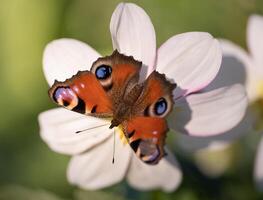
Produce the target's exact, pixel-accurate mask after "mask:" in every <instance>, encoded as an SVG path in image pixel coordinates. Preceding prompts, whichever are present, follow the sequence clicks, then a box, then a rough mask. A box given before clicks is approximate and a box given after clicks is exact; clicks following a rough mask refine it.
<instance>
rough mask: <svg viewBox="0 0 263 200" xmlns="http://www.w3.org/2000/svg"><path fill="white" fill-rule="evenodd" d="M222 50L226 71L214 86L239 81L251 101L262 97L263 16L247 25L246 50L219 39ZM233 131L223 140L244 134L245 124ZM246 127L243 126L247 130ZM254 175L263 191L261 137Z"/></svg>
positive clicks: (251, 17) (251, 20) (262, 146)
mask: <svg viewBox="0 0 263 200" xmlns="http://www.w3.org/2000/svg"><path fill="white" fill-rule="evenodd" d="M220 43H221V45H222V50H223V65H224V68H225V71H224V72H222V73H221V74H219V76H218V77H217V80H216V84H217V85H221V86H225V85H229V84H234V83H241V84H243V85H244V86H245V87H246V90H247V94H248V99H249V102H250V103H253V102H255V101H256V100H259V99H262V98H263V17H262V16H259V15H252V16H250V17H249V20H248V24H247V47H248V52H247V51H246V50H244V49H243V48H241V47H239V46H238V45H236V44H234V43H232V42H231V41H228V40H221V41H220ZM241 124H242V126H241V127H239V128H238V129H236V130H233V131H232V132H231V134H228V136H226V137H225V138H224V139H225V140H226V142H230V141H231V140H232V139H233V137H232V138H231V137H230V138H229V135H232V136H235V137H237V136H239V135H240V133H242V132H243V133H244V128H245V127H248V126H247V125H245V123H241ZM246 130H247V129H245V131H246ZM254 177H255V180H256V182H257V183H258V186H259V188H260V189H262V190H263V138H262V139H261V141H260V143H259V147H258V153H257V156H256V163H255V169H254Z"/></svg>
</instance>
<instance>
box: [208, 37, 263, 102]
mask: <svg viewBox="0 0 263 200" xmlns="http://www.w3.org/2000/svg"><path fill="white" fill-rule="evenodd" d="M220 45H221V47H222V50H223V60H222V66H221V68H220V70H219V73H218V75H217V76H216V78H215V79H214V80H213V82H212V83H211V84H209V86H208V87H206V88H205V90H207V91H209V90H212V89H217V88H220V87H225V86H231V85H233V84H236V83H240V84H242V85H244V86H245V87H246V91H247V93H248V97H249V100H250V101H253V100H255V99H257V98H258V96H259V94H260V92H259V91H258V86H259V82H260V80H261V81H263V70H262V73H261V72H260V71H259V70H258V69H257V66H256V65H255V64H253V62H252V60H251V58H250V56H249V55H248V54H247V53H246V52H245V51H244V50H243V49H242V48H241V47H239V46H237V45H235V44H234V43H232V42H230V41H228V40H220ZM262 69H263V67H262Z"/></svg>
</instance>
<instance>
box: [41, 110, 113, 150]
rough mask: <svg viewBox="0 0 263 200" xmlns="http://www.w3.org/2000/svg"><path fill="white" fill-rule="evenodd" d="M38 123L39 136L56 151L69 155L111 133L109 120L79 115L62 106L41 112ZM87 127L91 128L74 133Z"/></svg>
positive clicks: (86, 147) (99, 141)
mask: <svg viewBox="0 0 263 200" xmlns="http://www.w3.org/2000/svg"><path fill="white" fill-rule="evenodd" d="M39 124H40V134H41V137H42V139H43V140H44V141H45V142H46V143H47V144H48V145H49V147H50V148H51V149H52V150H54V151H56V152H59V153H65V154H70V155H72V154H78V153H81V152H83V151H85V150H87V149H89V148H91V147H93V146H95V145H97V144H98V143H101V142H102V141H104V140H106V139H107V138H108V137H110V135H112V134H113V131H112V130H110V129H109V124H110V122H109V121H106V120H104V119H99V118H95V117H90V116H85V115H81V114H78V113H75V112H72V111H69V110H66V109H64V108H57V109H52V110H49V111H46V112H43V113H41V114H40V115H39ZM105 124H106V125H105ZM101 125H105V126H101ZM97 126H101V127H97ZM94 127H97V128H94ZM89 128H91V129H90V130H87V131H84V132H81V133H78V134H76V131H80V130H85V129H89Z"/></svg>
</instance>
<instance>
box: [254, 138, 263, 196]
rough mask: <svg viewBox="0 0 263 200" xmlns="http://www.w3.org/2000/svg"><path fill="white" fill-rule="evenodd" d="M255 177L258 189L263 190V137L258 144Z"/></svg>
mask: <svg viewBox="0 0 263 200" xmlns="http://www.w3.org/2000/svg"><path fill="white" fill-rule="evenodd" d="M254 179H255V181H256V184H257V187H258V189H260V190H262V191H263V138H261V140H260V143H259V145H258V150H257V155H256V160H255V166H254Z"/></svg>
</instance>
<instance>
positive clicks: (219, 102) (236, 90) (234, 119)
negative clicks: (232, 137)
mask: <svg viewBox="0 0 263 200" xmlns="http://www.w3.org/2000/svg"><path fill="white" fill-rule="evenodd" d="M175 105H176V106H180V108H175V109H174V111H173V113H172V115H171V116H170V119H169V123H170V127H171V128H173V129H174V130H178V129H179V131H181V132H184V133H187V134H189V135H193V136H211V135H217V134H220V133H224V132H226V131H229V130H230V129H232V128H233V127H235V126H236V125H237V124H238V123H239V122H240V121H241V120H242V118H243V117H244V115H245V112H246V108H247V97H246V93H245V90H244V88H243V87H242V86H241V85H239V84H237V85H234V86H232V87H225V88H220V89H217V90H213V91H210V92H206V93H201V94H192V95H189V96H187V97H186V101H181V102H175Z"/></svg>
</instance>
